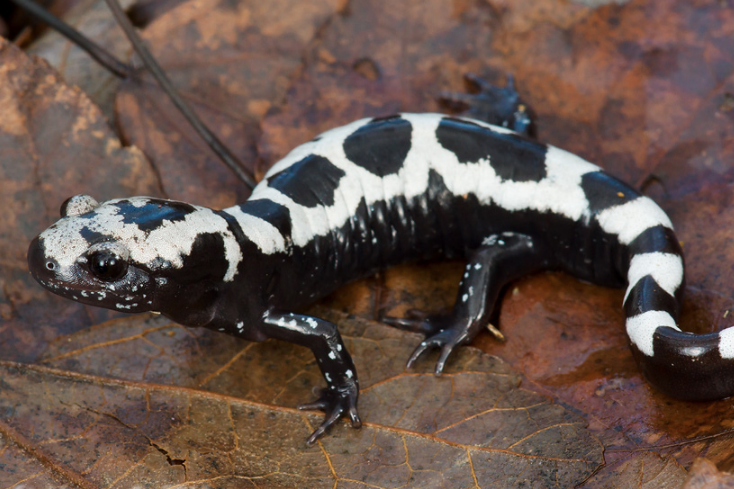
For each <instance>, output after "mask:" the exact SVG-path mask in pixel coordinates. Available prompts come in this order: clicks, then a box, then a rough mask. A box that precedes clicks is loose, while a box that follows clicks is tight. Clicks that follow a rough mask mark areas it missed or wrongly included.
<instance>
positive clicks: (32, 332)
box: [0, 39, 157, 361]
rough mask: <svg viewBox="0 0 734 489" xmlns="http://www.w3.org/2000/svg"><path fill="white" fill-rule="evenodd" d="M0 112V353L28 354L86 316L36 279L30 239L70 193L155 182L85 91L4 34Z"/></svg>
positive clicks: (135, 189)
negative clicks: (31, 265) (31, 267)
mask: <svg viewBox="0 0 734 489" xmlns="http://www.w3.org/2000/svg"><path fill="white" fill-rule="evenodd" d="M0 114H2V117H0V148H2V154H0V173H1V175H0V188H1V191H0V201H1V205H0V207H2V209H3V212H2V214H1V215H0V249H1V250H2V253H1V256H2V261H0V267H1V269H2V287H3V288H2V294H1V295H0V316H1V317H2V320H3V321H2V323H1V324H0V337H2V341H0V355H2V358H4V359H9V360H21V361H32V360H33V359H34V358H36V356H37V355H38V354H39V352H41V351H43V349H44V348H45V346H46V342H47V341H48V340H50V339H54V338H58V337H59V336H62V335H64V334H68V333H70V332H72V331H77V330H78V329H81V328H84V327H86V326H88V325H89V324H90V323H91V322H93V321H94V319H92V318H90V317H89V312H88V311H87V310H86V309H85V308H83V307H81V306H79V305H77V304H72V303H70V302H68V301H64V300H61V299H59V298H55V297H52V296H51V295H49V294H47V293H45V292H43V291H42V290H40V289H39V288H38V285H37V284H36V283H35V281H33V280H32V279H31V277H30V276H29V275H28V270H27V265H26V251H27V247H28V243H30V240H31V239H32V238H33V237H34V236H35V235H36V234H37V233H38V232H39V231H40V230H42V229H43V228H44V227H46V226H48V225H49V224H51V223H52V222H53V221H54V220H55V219H57V217H58V212H59V211H58V209H59V206H60V204H61V202H63V201H64V200H65V199H66V198H67V197H69V196H70V195H73V194H75V193H90V194H94V195H96V196H106V197H113V196H123V195H129V194H130V193H150V194H155V193H156V188H157V182H156V179H155V175H154V173H153V172H152V170H151V168H150V166H149V164H148V162H147V160H146V159H145V157H144V156H143V155H142V153H141V152H140V151H138V150H135V149H125V148H122V147H121V145H120V142H119V140H118V139H116V138H115V137H114V136H113V135H112V133H111V131H110V130H109V127H108V126H107V123H106V122H105V120H104V117H103V116H102V114H101V113H100V111H99V109H98V108H97V107H96V106H94V105H93V104H92V103H91V102H90V101H89V99H88V98H87V97H86V96H85V95H84V94H83V93H81V92H80V91H79V90H78V89H75V88H70V87H68V86H66V85H64V83H63V82H62V81H61V78H60V77H59V75H58V74H57V73H56V72H55V71H53V70H52V69H50V68H49V67H48V66H47V64H46V63H44V62H40V61H35V60H33V59H31V58H29V57H28V56H26V55H25V54H23V53H22V52H21V51H20V50H18V49H17V48H16V47H14V46H12V45H11V44H9V43H7V42H6V41H3V40H2V39H0ZM92 314H94V315H98V311H97V310H96V309H95V310H94V312H93V313H92ZM99 317H106V313H105V314H103V315H101V316H99Z"/></svg>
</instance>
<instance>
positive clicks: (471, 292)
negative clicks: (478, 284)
mask: <svg viewBox="0 0 734 489" xmlns="http://www.w3.org/2000/svg"><path fill="white" fill-rule="evenodd" d="M473 295H474V287H469V297H471V296H473Z"/></svg>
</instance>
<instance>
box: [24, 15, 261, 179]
mask: <svg viewBox="0 0 734 489" xmlns="http://www.w3.org/2000/svg"><path fill="white" fill-rule="evenodd" d="M15 1H17V0H15ZM105 1H106V2H107V5H108V6H109V8H110V10H111V11H112V14H113V15H114V16H115V19H116V20H117V23H118V24H119V25H120V27H122V29H123V30H124V31H125V35H126V36H127V38H128V39H129V40H130V43H132V45H133V47H134V48H135V51H136V52H137V53H138V55H139V56H140V58H141V59H142V60H143V63H144V64H145V66H146V68H148V70H149V71H150V73H151V74H152V75H153V77H155V79H156V80H157V81H158V83H159V84H160V85H161V88H163V90H164V91H165V92H166V94H167V95H168V96H169V97H170V99H171V101H172V102H173V103H174V105H175V106H176V107H177V108H178V110H180V111H181V113H182V114H183V116H184V117H186V119H187V120H188V121H189V123H190V124H191V126H192V127H193V128H194V129H195V130H196V132H198V133H199V135H200V136H201V137H202V138H203V139H204V141H206V143H207V144H208V145H209V147H210V148H211V149H212V150H213V151H214V152H215V153H216V154H217V155H218V156H219V158H220V159H221V160H222V161H223V162H224V164H225V165H227V166H228V167H229V169H230V170H232V172H233V173H234V174H235V175H236V176H237V178H239V179H240V180H241V181H242V182H243V183H244V184H245V185H247V186H248V187H249V188H251V189H252V188H254V187H255V179H254V177H253V176H252V175H251V174H249V173H248V172H247V171H246V170H245V169H244V168H245V167H244V165H243V164H242V163H240V162H239V160H238V159H237V157H236V156H235V155H234V154H233V153H232V152H231V151H230V150H229V148H227V147H226V146H225V145H224V144H223V143H222V142H221V141H220V140H219V139H218V138H217V137H216V136H215V135H214V133H212V132H211V131H210V130H209V128H208V127H207V126H206V125H205V124H204V123H203V122H202V120H201V119H200V118H199V116H197V115H196V113H195V112H194V111H193V110H192V109H191V107H190V106H189V105H188V104H187V103H186V102H185V101H184V99H183V98H182V97H181V95H179V93H178V92H177V91H176V89H175V88H174V86H173V84H172V83H171V80H169V78H168V76H166V74H165V72H164V71H163V69H162V68H161V67H160V65H159V64H158V62H157V61H156V60H155V58H154V57H153V55H152V54H151V53H150V51H149V50H148V48H147V47H146V46H145V44H144V43H143V41H142V39H141V38H140V36H138V33H137V32H136V31H135V27H133V25H132V23H131V22H130V19H128V18H127V16H126V15H125V12H124V11H123V10H122V7H121V6H120V4H119V3H118V1H117V0H105Z"/></svg>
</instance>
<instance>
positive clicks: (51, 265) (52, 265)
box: [46, 261, 56, 270]
mask: <svg viewBox="0 0 734 489" xmlns="http://www.w3.org/2000/svg"><path fill="white" fill-rule="evenodd" d="M46 268H47V269H49V270H55V269H56V264H55V263H54V262H52V261H47V262H46Z"/></svg>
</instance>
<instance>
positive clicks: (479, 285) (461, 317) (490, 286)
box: [383, 232, 546, 375]
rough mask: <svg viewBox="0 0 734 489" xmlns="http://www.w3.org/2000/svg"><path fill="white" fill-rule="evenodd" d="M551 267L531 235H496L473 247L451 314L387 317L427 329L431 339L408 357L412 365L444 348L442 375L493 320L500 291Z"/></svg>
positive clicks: (440, 363)
mask: <svg viewBox="0 0 734 489" xmlns="http://www.w3.org/2000/svg"><path fill="white" fill-rule="evenodd" d="M544 268H546V263H545V261H544V259H543V253H541V250H539V249H538V246H536V245H535V243H534V242H533V239H532V238H531V237H530V236H528V235H525V234H519V233H512V232H506V233H501V234H493V235H491V236H489V237H487V238H486V239H485V240H484V243H483V245H482V246H481V247H480V248H478V249H477V250H475V251H474V252H472V253H471V254H470V257H469V262H468V263H467V265H466V269H465V270H464V276H463V278H462V280H461V282H460V283H459V293H458V296H457V299H456V303H455V305H454V307H453V309H452V311H451V312H450V313H449V314H446V315H421V314H418V313H413V314H411V317H408V318H394V317H385V318H383V321H384V322H385V323H387V324H389V325H391V326H395V327H397V328H400V329H404V330H408V331H413V332H418V333H422V334H424V335H425V337H426V339H425V340H424V341H422V342H421V343H420V344H419V345H418V347H417V348H416V349H415V350H414V351H413V354H412V355H411V356H410V359H409V360H408V365H407V367H408V368H410V367H411V366H412V365H413V364H414V363H415V361H416V360H418V358H419V357H420V356H421V355H423V353H425V352H427V351H429V350H431V349H434V348H439V349H440V350H441V353H440V355H439V359H438V362H437V363H436V368H435V373H436V375H439V374H441V372H443V369H444V366H445V365H446V360H447V359H448V357H449V355H450V354H451V352H452V351H453V350H454V348H456V346H458V345H461V344H464V343H468V342H470V341H471V340H472V339H473V338H474V337H475V336H476V335H477V333H479V331H480V330H481V329H482V328H483V327H485V326H486V325H487V322H488V321H489V317H490V315H491V314H492V311H493V309H494V306H495V302H496V301H497V299H498V297H499V294H500V291H501V290H502V288H503V287H504V286H505V285H506V284H507V283H508V282H510V281H512V280H515V279H517V278H519V277H521V276H524V275H527V274H529V273H533V272H536V271H539V270H542V269H544Z"/></svg>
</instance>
